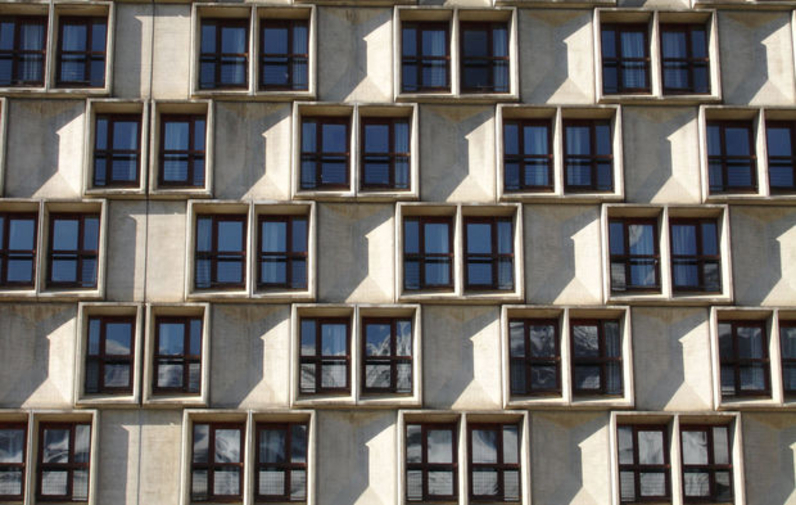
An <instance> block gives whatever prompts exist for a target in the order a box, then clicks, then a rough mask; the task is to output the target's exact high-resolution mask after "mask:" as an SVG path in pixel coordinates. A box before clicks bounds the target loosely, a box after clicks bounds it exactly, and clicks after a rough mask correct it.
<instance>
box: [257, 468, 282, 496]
mask: <svg viewBox="0 0 796 505" xmlns="http://www.w3.org/2000/svg"><path fill="white" fill-rule="evenodd" d="M257 493H258V494H260V495H263V496H283V495H284V494H285V471H284V470H260V471H259V473H258V477H257Z"/></svg>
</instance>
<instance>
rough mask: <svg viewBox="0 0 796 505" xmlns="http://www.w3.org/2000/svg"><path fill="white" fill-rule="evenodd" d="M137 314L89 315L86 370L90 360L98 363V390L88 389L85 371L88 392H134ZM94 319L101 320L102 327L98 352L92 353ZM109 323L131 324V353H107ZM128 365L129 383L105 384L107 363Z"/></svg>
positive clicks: (86, 376) (86, 377)
mask: <svg viewBox="0 0 796 505" xmlns="http://www.w3.org/2000/svg"><path fill="white" fill-rule="evenodd" d="M135 319H136V318H135V316H132V315H131V316H89V317H88V325H87V326H86V328H87V331H86V357H85V360H86V361H85V370H86V372H87V371H88V364H89V362H92V361H93V362H96V363H97V374H98V375H97V390H96V391H91V392H89V391H88V384H86V382H87V381H88V373H84V378H83V387H84V389H85V391H86V393H87V394H115V395H118V394H132V393H133V382H134V380H133V378H134V377H135V332H136V327H135ZM92 321H99V325H100V327H99V328H100V329H99V335H98V336H97V338H98V340H99V349H98V351H99V352H98V354H93V355H92V354H91V323H92ZM109 323H127V324H129V325H130V354H107V352H106V344H107V325H108V324H109ZM106 364H111V365H127V367H128V368H129V370H130V375H129V377H128V384H127V386H124V387H111V386H106V385H105V365H106Z"/></svg>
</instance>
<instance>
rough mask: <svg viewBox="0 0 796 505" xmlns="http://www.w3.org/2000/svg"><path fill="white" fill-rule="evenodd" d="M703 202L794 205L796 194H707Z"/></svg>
mask: <svg viewBox="0 0 796 505" xmlns="http://www.w3.org/2000/svg"><path fill="white" fill-rule="evenodd" d="M705 203H730V204H735V205H794V204H796V194H782V195H760V194H758V193H752V194H749V193H746V194H742V193H735V194H729V193H728V194H720V195H708V196H707V198H705Z"/></svg>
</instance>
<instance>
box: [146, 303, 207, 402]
mask: <svg viewBox="0 0 796 505" xmlns="http://www.w3.org/2000/svg"><path fill="white" fill-rule="evenodd" d="M203 326H204V321H203V318H202V317H201V316H171V315H168V316H167V315H159V316H156V317H155V340H154V351H153V365H152V366H153V372H152V393H153V394H154V395H158V394H169V393H177V394H188V395H199V394H200V393H201V386H202V375H203V373H202V354H203V353H202V347H203V342H202V339H203Z"/></svg>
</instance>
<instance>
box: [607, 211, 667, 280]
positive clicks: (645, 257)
mask: <svg viewBox="0 0 796 505" xmlns="http://www.w3.org/2000/svg"><path fill="white" fill-rule="evenodd" d="M615 223H618V224H621V225H622V238H623V245H622V248H623V254H614V253H612V252H610V245H609V260H608V263H609V275H610V270H611V266H612V265H613V264H614V263H622V264H624V266H625V287H624V289H618V288H616V289H615V288H614V285H613V282H611V293H614V294H616V293H619V294H622V293H660V292H661V251H660V243H659V242H660V234H659V233H658V218H657V217H654V218H621V217H618V218H611V219H609V221H608V234H609V237H608V242H609V244H610V233H611V225H612V224H615ZM630 225H641V226H650V227H651V228H652V243H653V246H654V248H655V250H654V251H653V254H651V255H649V254H631V253H630V237H629V235H630V234H629V233H628V226H630ZM639 260H641V261H645V262H650V261H651V262H652V264H653V266H654V268H655V283H654V284H653V285H652V286H643V285H642V286H636V285H635V284H632V283H631V281H632V275H631V270H632V267H633V265H634V263H635V262H636V261H639Z"/></svg>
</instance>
